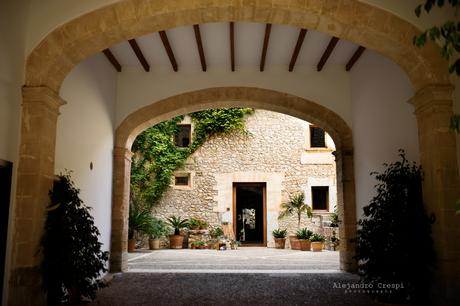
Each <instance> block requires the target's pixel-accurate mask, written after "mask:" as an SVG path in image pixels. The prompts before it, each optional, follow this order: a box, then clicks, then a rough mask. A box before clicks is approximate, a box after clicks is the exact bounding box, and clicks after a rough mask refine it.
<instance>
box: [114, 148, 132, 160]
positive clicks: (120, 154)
mask: <svg viewBox="0 0 460 306" xmlns="http://www.w3.org/2000/svg"><path fill="white" fill-rule="evenodd" d="M113 156H114V158H115V159H120V158H124V159H126V160H127V161H129V162H131V158H132V157H133V152H131V150H129V149H127V148H123V147H114V148H113Z"/></svg>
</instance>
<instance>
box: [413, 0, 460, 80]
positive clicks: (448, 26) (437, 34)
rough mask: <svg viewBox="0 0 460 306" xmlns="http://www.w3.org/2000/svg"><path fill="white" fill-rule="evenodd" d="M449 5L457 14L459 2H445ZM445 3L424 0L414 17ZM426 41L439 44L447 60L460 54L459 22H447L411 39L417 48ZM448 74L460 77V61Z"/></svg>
mask: <svg viewBox="0 0 460 306" xmlns="http://www.w3.org/2000/svg"><path fill="white" fill-rule="evenodd" d="M447 2H448V3H449V5H450V6H451V7H452V8H453V9H455V10H456V13H457V12H458V9H459V7H460V1H459V0H447ZM445 3H446V1H444V0H426V1H425V4H424V5H422V4H420V5H418V6H417V7H416V8H415V15H417V17H420V15H421V14H422V9H423V10H425V11H426V12H427V13H429V12H430V11H431V10H432V9H433V8H434V7H436V6H437V7H440V8H441V7H443V6H444V4H445ZM427 40H431V41H438V42H440V43H441V45H442V48H441V55H442V56H443V57H444V58H445V59H447V60H449V59H450V58H452V56H453V55H454V54H456V53H458V52H460V21H458V20H455V21H454V20H449V21H446V22H445V23H444V24H442V25H440V26H434V27H431V28H430V29H427V30H426V31H425V32H423V33H422V34H420V35H418V36H415V37H414V38H413V43H414V45H416V46H417V47H422V46H424V45H425V43H426V42H427ZM449 72H450V73H454V72H455V73H456V74H457V75H458V76H460V59H457V60H456V61H455V62H454V63H453V64H452V65H451V66H450V68H449Z"/></svg>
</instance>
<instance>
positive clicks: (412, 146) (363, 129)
mask: <svg viewBox="0 0 460 306" xmlns="http://www.w3.org/2000/svg"><path fill="white" fill-rule="evenodd" d="M351 76H352V77H351V88H352V101H353V102H352V103H353V140H354V167H355V180H356V181H355V182H356V206H357V213H358V215H357V216H358V218H359V217H360V216H361V214H362V210H361V209H362V207H363V206H365V205H367V204H369V200H370V199H371V198H372V197H373V196H374V195H375V191H374V185H375V184H376V180H375V179H374V177H371V176H370V173H371V172H372V171H382V170H383V169H384V167H383V165H382V164H383V163H391V162H394V161H396V160H397V159H398V149H404V150H405V151H406V156H407V157H408V159H409V160H411V161H416V162H419V144H418V134H417V123H416V118H415V115H414V114H413V112H414V108H413V106H412V105H410V104H409V103H408V102H407V101H408V100H409V98H411V97H412V96H413V94H414V89H413V87H412V85H411V83H410V81H409V79H408V78H407V76H406V74H405V73H404V72H403V71H402V69H401V68H400V67H399V66H398V65H396V64H395V63H393V62H391V61H390V60H388V59H386V58H384V57H382V56H380V55H379V54H377V53H375V52H367V51H366V52H365V53H364V54H363V56H362V58H361V59H360V60H359V62H358V63H357V65H356V66H355V67H354V68H353V70H352V71H351Z"/></svg>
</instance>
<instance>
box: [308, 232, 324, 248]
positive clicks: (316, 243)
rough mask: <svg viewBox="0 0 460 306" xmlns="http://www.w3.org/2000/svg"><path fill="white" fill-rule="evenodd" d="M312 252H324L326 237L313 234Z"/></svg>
mask: <svg viewBox="0 0 460 306" xmlns="http://www.w3.org/2000/svg"><path fill="white" fill-rule="evenodd" d="M310 241H311V250H312V251H313V252H321V251H322V250H323V242H324V236H323V235H321V234H313V235H311V237H310Z"/></svg>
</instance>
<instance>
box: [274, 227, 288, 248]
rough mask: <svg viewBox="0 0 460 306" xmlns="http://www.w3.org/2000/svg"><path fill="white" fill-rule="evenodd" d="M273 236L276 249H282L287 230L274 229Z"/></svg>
mask: <svg viewBox="0 0 460 306" xmlns="http://www.w3.org/2000/svg"><path fill="white" fill-rule="evenodd" d="M272 235H273V238H274V239H275V248H276V249H284V246H285V244H286V235H287V230H286V229H283V230H282V229H279V228H277V229H275V230H273V232H272Z"/></svg>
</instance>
